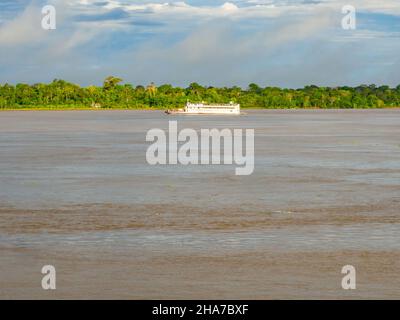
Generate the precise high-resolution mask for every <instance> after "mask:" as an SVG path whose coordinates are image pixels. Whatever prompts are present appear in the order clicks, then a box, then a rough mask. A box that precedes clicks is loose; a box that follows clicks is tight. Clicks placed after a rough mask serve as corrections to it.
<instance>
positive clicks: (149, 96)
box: [0, 76, 400, 109]
mask: <svg viewBox="0 0 400 320" xmlns="http://www.w3.org/2000/svg"><path fill="white" fill-rule="evenodd" d="M121 82H122V79H120V78H117V77H112V76H110V77H108V78H106V79H105V80H104V83H103V86H102V87H99V86H88V87H81V86H79V85H76V84H73V83H69V82H67V81H64V80H58V79H56V80H54V81H53V82H51V83H49V84H43V83H37V84H33V85H28V84H23V83H19V84H17V85H15V86H14V85H10V84H7V83H6V84H0V108H3V109H4V108H38V107H50V108H52V107H54V108H62V107H77V108H79V107H82V108H87V107H93V108H136V109H143V108H154V109H166V108H177V107H183V106H184V105H185V103H186V102H187V101H191V102H205V103H229V102H231V101H232V102H237V103H240V104H241V106H242V107H243V108H270V109H273V108H327V109H328V108H387V107H400V85H399V86H397V87H396V88H391V87H389V86H376V85H360V86H358V87H347V86H343V87H335V88H331V87H318V86H314V85H311V86H306V87H304V88H301V89H282V88H277V87H265V88H263V87H260V86H258V85H257V84H254V83H252V84H250V85H249V86H248V88H246V89H243V88H240V87H237V86H234V87H229V88H228V87H223V88H216V87H210V86H207V87H205V86H201V85H200V84H198V83H192V84H190V85H189V87H187V88H180V87H174V86H172V85H169V84H164V85H161V86H156V85H154V84H153V83H152V84H150V85H148V86H142V85H138V86H133V85H131V84H121Z"/></svg>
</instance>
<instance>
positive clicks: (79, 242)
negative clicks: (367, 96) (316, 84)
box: [0, 110, 400, 299]
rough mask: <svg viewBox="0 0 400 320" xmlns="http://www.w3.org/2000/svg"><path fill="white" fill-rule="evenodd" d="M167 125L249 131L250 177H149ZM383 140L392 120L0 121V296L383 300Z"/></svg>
mask: <svg viewBox="0 0 400 320" xmlns="http://www.w3.org/2000/svg"><path fill="white" fill-rule="evenodd" d="M168 120H178V127H179V129H183V128H194V129H196V130H199V129H201V128H220V129H222V128H231V129H234V128H253V129H255V133H256V138H255V146H256V148H255V171H254V174H253V175H251V176H235V166H188V167H183V166H179V165H178V166H158V167H154V166H149V165H148V164H147V163H146V159H145V152H146V149H147V146H148V144H147V143H146V141H145V135H146V132H147V131H148V130H149V129H152V128H162V129H167V128H168ZM399 137H400V111H399V110H379V111H376V110H360V111H335V110H334V111H250V112H248V114H247V115H244V116H241V117H221V116H217V117H213V116H205V117H195V116H194V117H193V116H187V117H168V116H164V115H163V114H162V113H161V112H157V111H155V112H141V111H107V112H102V111H98V112H88V111H74V112H1V113H0V298H10V299H12V298H78V299H86V298H111V299H113V298H123V299H130V298H132V299H135V298H160V299H167V298H230V299H236V298H237V299H241V298H254V299H269V298H273V299H284V298H289V299H292V298H313V299H316V298H328V299H336V298H339V299H348V298H378V299H379V298H389V299H395V298H397V299H399V298H400V139H399ZM47 264H52V265H54V266H55V267H56V269H57V290H56V291H52V292H48V291H44V290H42V289H41V286H40V281H41V276H42V275H41V273H40V270H41V267H42V266H43V265H47ZM348 264H352V265H354V266H355V267H356V269H357V272H358V273H357V290H355V291H351V292H348V291H344V290H342V289H341V279H342V275H341V268H342V267H343V266H344V265H348Z"/></svg>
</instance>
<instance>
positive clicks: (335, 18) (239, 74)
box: [0, 0, 400, 87]
mask: <svg viewBox="0 0 400 320" xmlns="http://www.w3.org/2000/svg"><path fill="white" fill-rule="evenodd" d="M167 1H168V0H163V1H157V0H144V1H143V0H142V1H139V0H47V1H44V0H1V2H0V83H5V82H9V83H17V82H27V83H35V82H49V81H52V80H53V79H55V78H61V79H66V80H68V81H72V82H75V83H79V84H81V85H90V84H95V85H98V84H101V83H102V80H103V79H104V78H105V77H106V76H108V75H116V76H119V77H122V78H123V79H124V80H125V82H129V83H133V84H135V85H136V84H148V83H150V82H155V83H156V84H162V83H171V84H173V85H181V86H187V85H188V84H189V83H191V82H199V83H201V84H203V85H213V86H233V85H239V86H242V87H246V86H247V84H249V83H251V82H256V83H259V84H260V85H262V86H281V87H302V86H304V85H310V84H316V85H321V86H337V85H359V84H370V83H376V84H378V85H379V84H388V85H391V86H397V85H398V84H400V54H399V53H400V1H399V0H353V1H348V0H346V1H341V0H281V1H278V0H237V1H234V0H230V1H219V0H213V1H211V0H186V1H170V2H167ZM45 4H52V5H54V6H55V8H56V10H57V29H56V30H51V31H45V30H43V29H42V28H41V19H42V14H41V8H42V6H43V5H45ZM348 4H351V5H353V6H354V7H355V8H356V9H357V29H356V30H343V29H342V28H341V20H342V18H343V16H344V15H343V14H342V7H343V5H348Z"/></svg>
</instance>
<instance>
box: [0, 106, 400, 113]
mask: <svg viewBox="0 0 400 320" xmlns="http://www.w3.org/2000/svg"><path fill="white" fill-rule="evenodd" d="M241 109H242V110H285V111H301V110H327V111H332V110H400V107H385V108H332V109H327V108H257V107H255V108H241ZM113 110H115V111H123V110H126V111H167V110H168V108H150V107H148V108H124V107H115V108H93V107H73V106H71V107H32V108H31V107H21V108H12V107H10V108H0V112H2V111H113Z"/></svg>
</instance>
